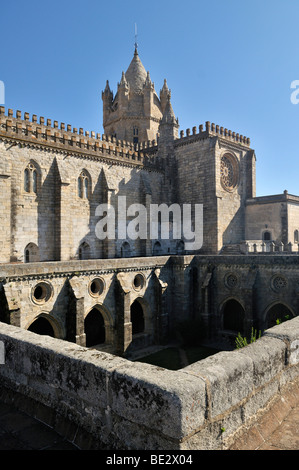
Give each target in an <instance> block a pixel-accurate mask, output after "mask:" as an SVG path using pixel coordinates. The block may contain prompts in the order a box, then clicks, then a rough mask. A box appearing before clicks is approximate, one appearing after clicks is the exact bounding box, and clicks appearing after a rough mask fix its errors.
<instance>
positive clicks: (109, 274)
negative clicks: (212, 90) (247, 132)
mask: <svg viewBox="0 0 299 470" xmlns="http://www.w3.org/2000/svg"><path fill="white" fill-rule="evenodd" d="M102 100H103V126H104V134H102V135H100V134H99V133H96V132H93V131H91V132H89V131H84V130H83V129H81V128H80V129H76V128H72V126H71V125H70V124H65V123H58V121H56V120H54V121H52V120H50V119H45V118H44V117H39V118H38V117H37V116H36V115H32V116H31V117H30V116H29V114H28V113H27V112H25V113H22V112H21V111H19V110H17V111H13V110H11V109H8V110H7V111H6V110H5V108H4V107H0V198H1V212H0V263H1V264H0V322H1V323H0V327H1V328H0V333H1V335H0V337H2V338H3V341H4V343H5V344H6V353H7V361H6V364H5V367H4V366H0V367H1V369H0V374H1V377H2V378H3V387H7V390H9V389H10V390H13V391H14V392H15V393H17V394H18V393H20V394H21V395H22V396H25V395H28V397H29V398H30V400H31V399H33V400H37V401H38V402H40V403H43V404H44V405H45V406H46V403H47V400H48V401H49V407H50V408H51V409H52V410H53V411H54V410H55V409H56V410H57V411H58V412H60V411H61V413H62V414H63V413H66V414H68V413H71V415H72V419H73V420H74V422H77V424H78V425H79V426H80V427H82V429H85V428H86V423H87V421H88V420H89V415H88V413H89V412H88V413H87V414H86V413H85V412H86V406H87V407H88V406H89V405H91V407H92V409H93V412H94V413H95V416H97V417H98V418H96V421H97V419H98V421H97V422H94V423H92V429H91V430H90V432H91V434H93V437H94V433H98V432H99V430H100V432H101V435H102V444H101V445H104V446H106V445H109V443H112V444H113V445H115V446H116V447H119V446H120V447H122V446H124V448H130V447H134V448H142V447H143V446H144V447H145V448H150V447H151V446H153V448H170V447H169V446H172V445H174V446H175V448H191V447H194V448H198V447H200V448H201V447H204V448H209V446H212V447H214V446H216V447H219V445H218V444H219V442H218V441H219V436H218V434H217V433H219V423H220V421H221V420H220V418H219V416H225V417H228V415H227V414H226V413H231V411H232V414H234V413H235V412H236V422H235V424H234V426H233V429H234V431H235V430H236V429H237V428H238V427H240V426H241V425H242V424H244V422H245V421H244V420H243V421H242V419H241V421H240V419H239V418H240V416H241V415H242V416H243V414H244V413H243V412H244V410H243V408H242V407H245V408H247V402H248V403H249V402H250V403H253V402H254V403H255V406H254V407H253V408H254V409H255V410H257V409H259V408H263V407H264V406H266V402H267V400H268V399H270V398H271V399H272V398H273V396H274V395H275V393H276V392H277V390H278V389H279V387H280V385H281V386H282V384H285V383H286V382H287V381H288V380H289V379H288V378H286V377H291V376H292V379H294V378H295V376H296V375H297V372H296V371H297V368H296V366H295V365H292V367H290V368H289V363H288V362H284V360H285V359H283V358H285V357H288V354H289V353H288V351H289V349H288V348H289V347H290V344H289V342H287V343H286V342H285V341H284V339H283V338H284V336H283V333H281V331H282V330H280V329H279V330H276V329H275V328H277V327H276V326H275V325H276V324H277V323H279V322H281V321H283V320H290V321H291V322H293V323H292V324H293V325H294V328H295V330H296V331H297V329H298V327H297V323H296V322H297V319H296V318H295V317H297V316H298V313H299V268H298V242H299V235H298V233H299V232H298V231H299V197H298V196H295V195H290V194H288V192H287V190H285V191H284V193H283V194H277V195H269V196H263V197H258V196H257V195H256V181H255V180H256V178H255V176H256V175H255V172H256V169H255V164H256V155H255V151H254V150H253V149H252V148H251V141H250V139H249V138H248V137H247V136H244V135H243V134H241V133H239V132H236V131H231V130H229V129H227V128H225V127H222V126H220V125H217V124H214V123H211V122H208V121H207V122H205V124H203V125H202V124H201V125H199V126H195V127H193V128H192V129H187V130H186V131H180V132H179V121H178V118H177V117H176V116H175V113H174V110H173V108H172V104H171V91H170V89H169V88H168V84H167V81H166V80H164V83H163V87H162V88H161V90H160V93H159V94H158V93H157V92H156V91H155V86H154V83H153V82H152V81H151V78H150V74H149V72H147V71H146V69H145V68H144V66H143V64H142V62H141V60H140V58H139V54H138V51H137V49H135V52H134V56H133V59H132V61H131V63H130V65H129V67H128V69H127V71H126V72H122V74H121V80H120V82H119V84H118V85H117V91H116V93H115V95H114V93H113V91H112V90H111V89H110V86H109V82H108V81H107V83H106V86H105V88H104V90H103V92H102ZM120 201H122V203H123V201H125V206H123V205H120V204H119V202H120ZM137 205H138V207H141V206H142V207H143V208H144V209H145V213H146V217H147V219H146V220H147V221H148V218H149V215H148V214H149V213H150V212H149V209H150V208H151V207H153V206H155V207H158V209H159V210H158V212H159V213H160V218H158V219H157V231H156V236H155V237H151V236H149V233H148V232H147V233H146V236H136V237H132V236H130V233H131V232H130V233H129V230H128V229H129V226H130V224H131V226H132V223H135V228H136V230H137V227H139V230H140V226H139V225H140V224H139V223H138V222H137V221H136V219H135V215H136V214H134V212H129V211H128V210H127V209H128V207H130V206H131V207H137ZM196 205H197V206H200V207H202V221H201V222H202V224H201V227H202V243H201V245H200V247H197V248H196V249H195V250H190V249H189V248H190V246H189V244H188V241H190V239H188V237H187V236H186V233H185V232H184V231H181V232H180V236H175V234H177V232H176V224H175V219H174V209H173V208H174V207H176V208H179V209H180V210H182V213H183V209H184V208H185V207H186V206H189V207H191V208H192V210H191V219H190V227H191V229H192V230H193V231H194V229H195V226H196V222H197V220H196V215H195V212H194V207H195V206H196ZM103 207H104V208H106V209H105V211H106V225H105V224H104V223H103V220H104V219H101V216H104V212H105V211H104V212H102V213H100V211H99V208H103ZM165 207H166V208H167V209H168V210H169V213H168V215H169V225H168V228H169V235H170V236H169V237H165V236H163V224H162V222H161V212H162V210H163V208H164V209H165ZM111 208H113V214H114V215H115V220H116V221H118V222H119V223H120V224H118V225H115V226H113V227H114V229H115V230H114V233H115V236H114V237H109V236H107V237H100V236H99V223H101V220H102V225H101V227H102V228H103V227H104V226H106V228H107V227H108V226H109V224H110V222H111V220H112V217H111V214H112V212H111ZM171 208H172V209H173V210H172V209H171ZM107 214H108V215H107ZM121 224H122V225H121ZM124 228H125V230H124ZM107 234H108V229H107ZM198 320H200V321H201V323H200V324H201V325H202V328H203V331H204V334H205V340H206V341H208V342H211V343H213V344H215V343H216V344H218V345H221V346H223V349H228V350H229V349H231V348H232V347H233V344H234V341H235V337H236V335H237V334H238V333H241V334H242V335H249V334H250V332H251V331H252V328H254V329H256V330H257V331H261V332H264V331H268V332H269V331H270V332H272V331H279V335H278V336H279V337H276V336H275V335H273V334H272V333H271V334H270V333H269V334H268V333H267V335H266V337H263V338H262V339H261V340H259V342H258V343H257V344H258V346H251V348H250V349H248V351H249V352H248V355H247V354H245V353H243V352H238V353H236V352H232V351H231V352H230V353H228V352H226V353H220V356H218V355H216V356H215V357H214V358H213V359H207V360H205V361H204V362H200V363H196V364H195V365H191V366H189V367H188V368H186V369H185V370H181V371H178V372H176V373H175V372H170V371H166V370H162V369H155V368H152V367H151V366H148V367H147V366H145V367H144V368H143V367H142V368H140V367H139V366H138V365H136V364H135V365H132V363H131V362H127V359H130V358H131V357H132V356H133V355H134V354H135V353H136V352H137V351H142V350H144V349H147V348H150V347H153V346H163V345H167V344H168V343H169V342H170V341H171V340H173V339H174V338H176V332H177V326H178V325H179V324H180V323H182V322H183V321H188V322H189V324H190V328H192V325H198V324H199V323H198ZM284 324H285V325H287V324H288V322H286V323H284ZM281 327H282V325H281ZM273 328H274V329H273ZM285 328H288V327H285ZM201 333H202V332H200V331H199V332H198V334H199V335H201ZM90 348H92V349H90ZM94 348H96V351H95V349H94ZM271 348H273V354H274V356H275V357H276V356H277V361H276V359H275V361H276V362H275V364H276V365H275V367H274V366H273V370H272V371H269V370H268V369H267V371H266V370H264V369H263V368H264V367H265V368H266V367H267V366H266V365H260V361H262V360H263V357H264V354H265V355H267V354H268V352H267V351H269V350H270V349H271ZM251 351H252V353H251ZM251 354H252V355H253V356H255V357H253V356H251ZM112 355H113V356H112ZM286 355H287V356H286ZM274 356H273V357H274ZM21 357H22V358H23V359H22V360H20V361H19V359H18V360H16V358H21ZM267 357H268V356H267ZM273 360H274V359H273ZM22 361H23V362H24V364H23V363H22ZM218 361H219V364H220V363H221V367H220V365H219V364H218ZM227 361H228V362H227ZM230 361H231V362H230ZM41 363H43V364H44V366H45V369H44V366H43V367H41V366H39V365H38V364H41ZM58 363H59V364H58ZM223 363H225V367H224V366H223ZM22 364H23V365H22ZM46 364H48V365H46ZM66 364H68V365H69V367H70V368H71V370H72V371H73V373H74V374H75V375H76V376H77V379H78V377H82V378H84V377H85V371H86V370H88V371H89V372H88V374H89V373H90V374H91V377H92V378H90V381H91V382H90V389H89V391H88V390H87V387H86V386H85V385H86V384H85V385H84V384H83V383H81V384H80V383H79V382H80V381H79V380H77V379H76V381H75V382H76V383H75V382H73V385H72V387H73V389H72V390H71V388H70V383H71V382H70V381H68V383H66V382H65V380H66V377H65V375H64V374H65V373H66V372H65V368H66V367H67V366H66ZM293 366H294V367H293ZM39 367H40V370H38V368H39ZM219 367H220V368H222V367H224V369H223V370H224V372H223V374H224V376H225V377H226V378H225V377H224V376H223V377H222V378H223V380H227V382H226V383H230V386H231V389H232V390H231V393H230V394H229V397H228V396H227V400H228V401H229V400H230V401H229V403H227V407H226V409H225V410H223V409H222V405H223V406H224V403H225V400H224V401H223V400H222V398H221V393H220V391H219V386H220V385H221V387H222V386H223V384H222V382H221V381H220V382H221V383H220V382H219V381H218V376H217V377H216V376H214V370H216V369H217V370H220V369H219ZM57 368H58V369H57ZM215 368H216V369H215ZM260 368H261V369H263V370H262V372H261V374H260V375H259V373H258V372H257V371H259V370H260ZM54 369H55V370H56V372H55V371H54ZM237 369H238V371H237ZM33 370H34V374H35V375H34V374H33V372H32V371H33ZM58 370H59V371H60V372H59V373H60V374H61V375H60V376H58V375H57V374H58ZM225 371H226V372H225ZM292 371H295V372H294V373H293V372H292ZM235 372H236V374H237V375H236V376H238V377H241V378H242V380H243V382H244V383H243V382H242V384H240V383H239V382H238V384H235V382H234V380H232V381H231V382H230V379H231V377H232V376H234V374H235ZM210 373H211V377H210V375H209V374H210ZM215 373H216V372H215ZM32 374H33V375H34V377H35V378H33V375H32ZM240 374H241V375H240ZM267 374H268V375H269V374H270V375H269V377H268V376H267V377H266V375H267ZM271 374H272V375H271ZM56 375H57V376H56ZM216 375H217V374H216ZM247 376H248V377H247ZM270 376H271V377H270ZM241 378H240V380H241ZM84 380H85V379H84ZM86 380H87V378H86ZM88 380H89V379H88ZM219 380H220V379H219ZM238 380H239V379H238ZM259 381H260V382H259ZM264 382H265V383H267V384H270V383H271V384H272V385H271V387H272V386H273V387H274V388H273V390H272V391H273V393H272V391H270V388H271V387H270V385H269V387H268V385H267V386H266V385H265V383H264ZM129 383H130V384H129ZM219 383H220V385H219ZM17 384H19V385H17ZM29 384H32V386H31V385H29ZM47 384H48V385H47ZM49 384H51V386H50V385H49ZM52 384H54V385H53V386H52ZM99 384H102V386H99ZM105 384H106V385H105ZM211 384H212V385H211ZM216 384H218V385H216ZM277 384H279V385H277ZM47 386H49V387H50V388H48V390H47ZM210 386H211V387H212V388H210ZM134 387H135V388H134ZM214 387H216V388H214ZM259 387H260V388H259ZM54 389H55V390H54ZM83 389H84V390H83ZM133 389H134V390H133ZM141 389H142V390H141ZM274 389H275V390H274ZM62 390H64V391H65V392H66V394H67V395H68V393H69V396H68V398H66V403H65V404H62V403H59V404H58V402H57V397H58V396H59V394H60V393H62V392H61V391H62ZM78 390H81V391H82V394H83V395H84V397H83V395H82V396H81V395H80V393H81V392H80V393H79V395H78V396H77V398H76V393H77V391H78ZM96 390H101V394H102V395H101V396H100V398H99V397H97V400H96V401H97V405H96V404H95V403H94V396H93V393H94V392H95V391H96ZM216 390H217V393H216ZM254 390H259V391H262V392H261V393H264V392H265V395H264V396H263V397H264V398H263V400H262V402H263V403H261V404H260V405H259V404H257V402H255V397H256V394H255V392H254ZM186 391H188V393H187V394H186ZM189 391H191V392H190V395H189ZM135 392H136V393H135ZM214 392H215V398H213V397H214V395H213V394H214ZM55 394H57V395H56V397H55V396H54V395H55ZM88 394H89V395H88ZM140 394H141V395H142V394H143V395H142V396H143V397H144V403H143V402H142V403H141V405H140V406H139V405H138V406H137V407H135V404H134V400H140V396H141V395H140ZM238 394H239V395H238ZM87 395H88V396H87ZM216 395H217V396H216ZM237 395H238V396H237ZM47 397H48V398H47ZM146 397H151V398H150V403H151V405H150V406H151V407H152V409H153V410H155V412H154V413H151V416H152V417H151V418H150V417H149V414H148V413H147V407H146V405H145V404H146ZM207 397H208V401H207ZM68 399H69V400H70V403H71V401H72V400H74V402H72V405H71V404H70V403H67V401H68ZM118 399H119V400H118ZM210 399H211V400H212V401H211V403H210V404H209V400H210ZM81 400H83V401H81ZM244 400H245V401H244ZM125 401H127V406H125V404H124V402H125ZM141 401H142V400H141ZM87 403H88V405H87ZM161 403H162V404H164V405H163V410H164V411H163V413H162V411H161V410H160V408H159V406H160V405H159V404H161ZM238 403H239V404H240V403H241V405H240V406H239V405H238ZM218 404H219V406H218ZM131 405H132V406H131ZM220 405H221V406H220ZM70 406H71V407H72V411H71V412H70V409H71V408H70ZM94 406H95V408H93V407H94ZM97 406H98V407H99V408H97ZM225 406H226V405H225ZM250 406H251V405H250ZM61 407H62V408H63V409H60V408H61ZM84 407H85V408H84ZM117 407H119V409H117ZM157 407H158V408H157ZM235 407H236V408H235ZM120 408H121V409H120ZM241 408H242V410H241ZM134 409H138V410H137V411H136V413H137V414H136V416H138V417H137V418H136V417H134V416H133V415H134V413H133V410H134ZM84 410H85V411H84ZM227 410H230V411H229V412H228V411H227ZM240 410H241V411H240ZM156 411H159V413H156ZM160 411H161V414H160ZM223 413H224V414H223ZM232 414H229V421H231V419H232V420H233V418H232ZM245 414H246V413H245ZM75 415H76V417H75ZM79 415H80V418H79ZM145 416H147V418H146V419H152V420H156V422H148V423H147V424H146V428H147V429H148V430H153V429H155V431H150V433H149V435H148V436H150V437H148V438H146V437H145V435H144V432H145V429H143V431H142V432H140V422H141V421H142V420H143V419H145ZM250 416H251V412H250ZM135 418H136V420H135ZM218 418H219V419H218ZM81 419H82V422H81ZM221 419H222V418H221ZM78 420H79V421H80V423H78ZM129 422H130V423H131V424H130V426H131V428H130V426H129V424H128V423H129ZM132 423H134V425H133V424H132ZM214 423H217V425H216V424H215V426H216V427H215V426H214ZM122 426H124V428H123V431H124V430H127V431H128V435H127V436H128V437H127V440H126V439H125V436H124V435H121V432H122V431H121V427H122ZM129 428H130V429H129ZM103 429H105V431H104V433H103V434H102V431H103ZM112 429H113V431H112ZM117 429H119V432H120V434H119V435H118V431H117ZM207 429H208V431H207ZM198 430H201V432H200V435H199V433H198ZM127 431H124V433H125V432H127ZM206 432H207V436H210V437H211V433H212V434H213V433H216V434H215V436H216V435H217V436H218V437H215V436H214V434H213V436H214V437H215V439H214V437H213V438H212V440H211V441H209V442H210V443H209V444H208V443H205V441H204V438H203V436H204V435H205V433H206ZM158 434H159V439H158V437H157V435H158ZM112 435H113V437H112ZM137 435H138V436H140V437H139V438H138V439H139V440H138V439H137V438H136V436H137ZM133 436H135V437H134V438H133ZM199 437H200V438H199ZM222 437H223V436H222ZM111 439H112V440H111ZM134 439H135V441H134ZM136 439H137V440H136ZM207 439H208V438H207ZM222 441H223V439H222V438H221V442H222ZM133 442H134V444H133ZM211 443H212V444H211ZM221 445H222V444H221Z"/></svg>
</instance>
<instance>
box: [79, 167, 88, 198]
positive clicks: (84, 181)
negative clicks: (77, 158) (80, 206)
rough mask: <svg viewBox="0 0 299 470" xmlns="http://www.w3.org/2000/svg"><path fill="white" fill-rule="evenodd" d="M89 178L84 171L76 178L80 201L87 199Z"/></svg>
mask: <svg viewBox="0 0 299 470" xmlns="http://www.w3.org/2000/svg"><path fill="white" fill-rule="evenodd" d="M89 184H90V178H89V177H88V174H87V173H86V172H85V171H82V173H81V174H80V176H79V178H78V196H79V197H81V198H82V199H83V198H84V199H88V196H89Z"/></svg>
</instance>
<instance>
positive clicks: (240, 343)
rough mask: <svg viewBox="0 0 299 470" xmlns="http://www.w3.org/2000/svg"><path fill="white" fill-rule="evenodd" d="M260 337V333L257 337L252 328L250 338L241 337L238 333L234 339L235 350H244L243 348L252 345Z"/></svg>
mask: <svg viewBox="0 0 299 470" xmlns="http://www.w3.org/2000/svg"><path fill="white" fill-rule="evenodd" d="M261 336H262V332H261V331H259V335H258V337H257V331H256V330H255V329H254V328H251V335H250V338H246V336H242V335H241V333H240V332H239V333H238V336H237V337H236V342H235V345H236V349H241V348H244V347H245V346H248V344H251V343H254V342H255V341H256V340H257V339H259V338H260V337H261Z"/></svg>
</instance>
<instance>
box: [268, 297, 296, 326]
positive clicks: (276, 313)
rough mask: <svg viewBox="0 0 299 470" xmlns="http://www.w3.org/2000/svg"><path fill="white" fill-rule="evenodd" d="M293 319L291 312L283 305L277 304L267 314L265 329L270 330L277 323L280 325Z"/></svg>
mask: <svg viewBox="0 0 299 470" xmlns="http://www.w3.org/2000/svg"><path fill="white" fill-rule="evenodd" d="M291 318H293V314H292V312H291V310H290V309H289V308H288V307H287V306H286V305H284V304H280V303H277V304H275V305H273V306H272V307H271V308H270V309H269V310H268V312H267V316H266V328H267V329H268V328H272V327H273V326H275V325H276V324H277V323H282V322H284V321H286V320H290V319H291Z"/></svg>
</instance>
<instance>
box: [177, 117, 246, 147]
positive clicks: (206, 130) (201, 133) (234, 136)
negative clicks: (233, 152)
mask: <svg viewBox="0 0 299 470" xmlns="http://www.w3.org/2000/svg"><path fill="white" fill-rule="evenodd" d="M211 136H219V137H221V138H223V139H227V140H230V141H231V142H236V143H239V144H241V145H246V147H250V138H249V137H246V136H244V135H242V134H239V133H237V132H233V131H231V130H228V129H226V128H224V127H222V126H219V125H218V124H214V123H212V124H211V123H210V121H206V123H205V127H204V126H203V124H201V125H200V126H199V127H198V132H197V127H196V126H194V127H192V132H191V130H190V128H189V129H186V135H185V132H184V131H183V130H182V131H181V132H180V138H179V139H178V141H180V142H182V143H184V142H186V141H188V140H190V139H195V140H197V139H198V138H199V139H206V138H208V137H211ZM178 141H177V142H178ZM178 143H179V142H178Z"/></svg>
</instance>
